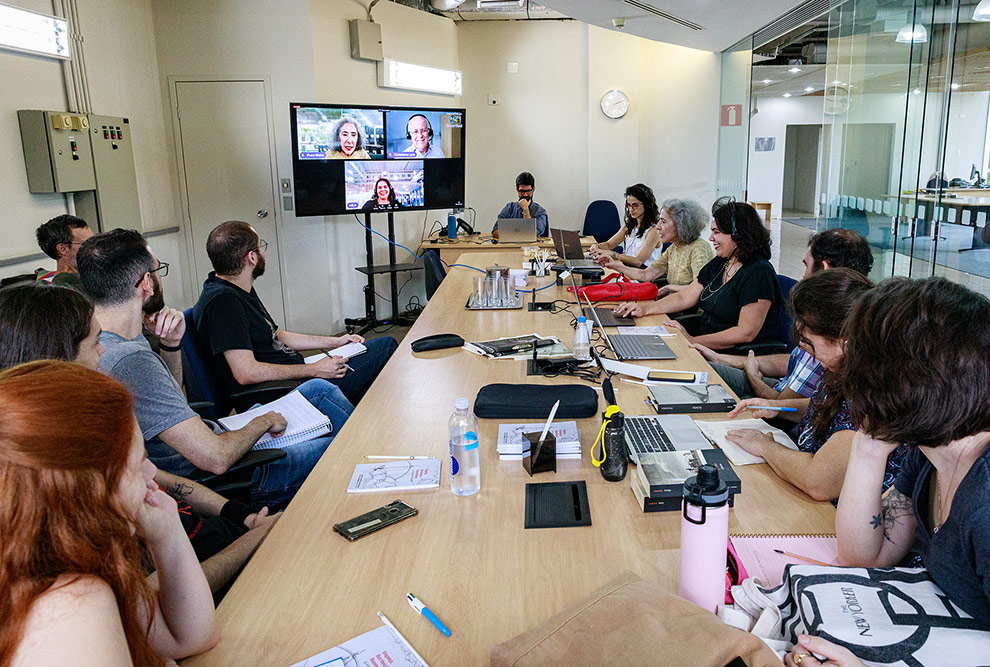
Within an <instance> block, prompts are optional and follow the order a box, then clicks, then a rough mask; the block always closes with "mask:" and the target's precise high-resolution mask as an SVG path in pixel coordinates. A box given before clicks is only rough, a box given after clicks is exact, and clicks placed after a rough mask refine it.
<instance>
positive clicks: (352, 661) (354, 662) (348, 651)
mask: <svg viewBox="0 0 990 667" xmlns="http://www.w3.org/2000/svg"><path fill="white" fill-rule="evenodd" d="M382 665H388V667H427V665H426V663H425V662H423V661H422V660H420V659H419V657H418V656H417V655H416V654H415V652H413V651H411V650H410V647H409V646H408V645H407V644H406V643H405V642H404V641H402V640H401V639H400V638H399V637H396V635H395V633H394V632H392V630H391V629H390V628H389V627H388V626H385V625H383V626H381V627H378V628H375V629H374V630H371V631H369V632H366V633H364V634H363V635H358V636H357V637H355V638H354V639H348V640H347V641H346V642H344V643H342V644H338V645H337V646H334V647H333V648H332V649H329V650H327V651H324V652H323V653H319V654H317V655H314V656H313V657H312V658H309V659H307V660H303V661H302V662H297V663H296V664H294V665H292V667H381V666H382Z"/></svg>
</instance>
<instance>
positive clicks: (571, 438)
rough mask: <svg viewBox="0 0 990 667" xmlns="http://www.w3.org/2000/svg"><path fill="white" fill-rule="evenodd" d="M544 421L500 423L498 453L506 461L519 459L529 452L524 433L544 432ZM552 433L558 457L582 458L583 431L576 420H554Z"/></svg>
mask: <svg viewBox="0 0 990 667" xmlns="http://www.w3.org/2000/svg"><path fill="white" fill-rule="evenodd" d="M542 432H543V424H542V423H532V424H499V425H498V444H497V449H498V455H499V458H500V459H502V460H504V461H519V460H522V458H523V457H524V456H526V455H528V454H529V448H530V444H529V440H527V439H526V438H525V437H523V434H524V433H542ZM550 433H552V434H553V436H554V437H555V438H556V439H557V458H558V459H579V458H581V431H580V430H579V429H578V427H577V422H576V421H563V422H554V423H553V424H551V425H550Z"/></svg>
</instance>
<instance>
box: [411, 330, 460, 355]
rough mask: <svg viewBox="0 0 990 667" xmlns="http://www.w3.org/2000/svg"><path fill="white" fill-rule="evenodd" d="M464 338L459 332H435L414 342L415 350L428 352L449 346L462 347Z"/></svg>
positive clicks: (413, 348)
mask: <svg viewBox="0 0 990 667" xmlns="http://www.w3.org/2000/svg"><path fill="white" fill-rule="evenodd" d="M462 345H464V339H463V338H461V337H460V336H458V335H457V334H434V335H432V336H424V337H423V338H420V339H419V340H415V341H413V343H412V346H411V347H412V351H413V352H426V351H427V350H442V349H444V348H448V347H461V346H462Z"/></svg>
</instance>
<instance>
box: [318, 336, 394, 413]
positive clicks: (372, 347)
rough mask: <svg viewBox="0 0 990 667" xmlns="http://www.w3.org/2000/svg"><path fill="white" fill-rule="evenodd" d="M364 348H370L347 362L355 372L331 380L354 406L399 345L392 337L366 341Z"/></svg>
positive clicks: (331, 352) (348, 372) (351, 371)
mask: <svg viewBox="0 0 990 667" xmlns="http://www.w3.org/2000/svg"><path fill="white" fill-rule="evenodd" d="M364 346H365V347H366V348H368V351H367V352H365V353H364V354H359V355H358V356H356V357H353V358H351V359H348V360H347V365H348V366H350V367H351V368H352V369H353V370H349V371H347V375H345V376H344V377H342V378H339V379H336V380H331V382H333V383H334V384H335V385H337V386H338V387H340V390H341V391H342V392H344V395H345V396H347V398H348V399H349V400H350V401H351V403H353V404H354V405H357V403H358V401H360V400H361V397H362V396H364V394H365V392H366V391H368V387H370V386H371V383H372V382H374V381H375V378H376V377H378V374H379V373H380V372H381V370H382V368H383V367H384V366H385V364H386V362H388V360H389V357H391V356H392V353H393V352H395V348H397V347H398V346H399V344H398V343H396V342H395V339H394V338H392V337H391V336H382V337H381V338H372V339H371V340H366V341H364ZM330 354H333V350H331V351H330Z"/></svg>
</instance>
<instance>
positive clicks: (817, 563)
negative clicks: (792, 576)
mask: <svg viewBox="0 0 990 667" xmlns="http://www.w3.org/2000/svg"><path fill="white" fill-rule="evenodd" d="M774 551H776V552H777V553H779V554H780V555H782V556H790V557H791V558H797V559H798V560H803V561H806V562H808V563H814V564H815V565H824V566H825V567H834V566H835V564H834V563H823V562H821V561H820V560H815V559H814V558H808V557H806V556H798V555H797V554H792V553H791V552H789V551H781V550H780V549H774Z"/></svg>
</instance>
